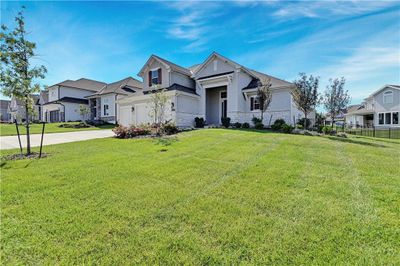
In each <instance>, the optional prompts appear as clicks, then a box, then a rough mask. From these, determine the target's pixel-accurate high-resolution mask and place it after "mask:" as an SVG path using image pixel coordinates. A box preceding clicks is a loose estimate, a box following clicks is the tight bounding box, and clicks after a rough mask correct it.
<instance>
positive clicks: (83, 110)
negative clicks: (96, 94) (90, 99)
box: [79, 104, 90, 122]
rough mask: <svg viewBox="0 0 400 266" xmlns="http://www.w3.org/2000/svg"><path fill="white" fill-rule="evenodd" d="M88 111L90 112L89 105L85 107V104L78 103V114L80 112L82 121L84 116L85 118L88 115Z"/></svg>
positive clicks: (84, 119)
mask: <svg viewBox="0 0 400 266" xmlns="http://www.w3.org/2000/svg"><path fill="white" fill-rule="evenodd" d="M89 113H90V109H89V107H87V106H86V105H84V104H81V105H79V114H80V116H81V117H82V121H83V122H85V121H86V118H87V116H88V115H89Z"/></svg>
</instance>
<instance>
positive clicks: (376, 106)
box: [345, 85, 400, 128]
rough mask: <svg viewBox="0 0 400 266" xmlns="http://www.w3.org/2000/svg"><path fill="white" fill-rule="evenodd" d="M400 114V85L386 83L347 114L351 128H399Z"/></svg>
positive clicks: (346, 117) (348, 124) (347, 120)
mask: <svg viewBox="0 0 400 266" xmlns="http://www.w3.org/2000/svg"><path fill="white" fill-rule="evenodd" d="M399 114H400V86H399V85H385V86H383V87H382V88H380V89H378V90H377V91H375V92H374V93H372V94H371V95H370V96H369V97H368V98H366V99H365V100H364V102H363V103H362V104H361V105H358V106H357V108H354V109H353V110H349V112H347V113H346V114H345V121H346V125H347V126H348V127H350V128H358V127H377V128H393V127H394V128H397V127H400V123H399Z"/></svg>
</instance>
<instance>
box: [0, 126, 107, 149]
mask: <svg viewBox="0 0 400 266" xmlns="http://www.w3.org/2000/svg"><path fill="white" fill-rule="evenodd" d="M112 136H114V133H113V132H112V131H111V129H105V130H90V131H89V130H88V131H75V132H64V133H47V134H45V135H44V137H43V146H44V145H51V144H59V143H67V142H74V141H81V140H88V139H99V138H108V137H112ZM40 137H41V135H40V134H32V135H31V146H32V147H37V146H40ZM21 143H22V147H26V136H25V135H21ZM9 149H19V143H18V137H17V136H5V137H0V150H9Z"/></svg>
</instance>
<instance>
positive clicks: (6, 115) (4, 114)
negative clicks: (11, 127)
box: [0, 100, 11, 122]
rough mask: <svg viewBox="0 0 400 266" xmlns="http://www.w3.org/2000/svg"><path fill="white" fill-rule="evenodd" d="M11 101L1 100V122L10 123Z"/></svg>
mask: <svg viewBox="0 0 400 266" xmlns="http://www.w3.org/2000/svg"><path fill="white" fill-rule="evenodd" d="M10 103H11V101H9V100H0V122H10V120H11V114H10V112H9V106H10Z"/></svg>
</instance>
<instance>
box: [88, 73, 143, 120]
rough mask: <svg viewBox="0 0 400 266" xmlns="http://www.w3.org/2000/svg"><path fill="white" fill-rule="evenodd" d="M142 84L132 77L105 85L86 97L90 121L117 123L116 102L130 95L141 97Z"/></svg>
mask: <svg viewBox="0 0 400 266" xmlns="http://www.w3.org/2000/svg"><path fill="white" fill-rule="evenodd" d="M142 91H143V83H142V82H141V81H139V80H137V79H134V78H132V77H127V78H125V79H122V80H120V81H117V82H113V83H110V84H107V85H105V86H104V87H103V88H102V89H101V90H99V91H98V92H96V93H94V94H91V95H89V96H87V97H86V98H87V99H89V106H90V119H91V120H103V121H106V122H109V123H116V122H117V119H116V117H117V114H118V110H117V100H119V99H122V98H124V97H128V96H132V95H143V92H142Z"/></svg>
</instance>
